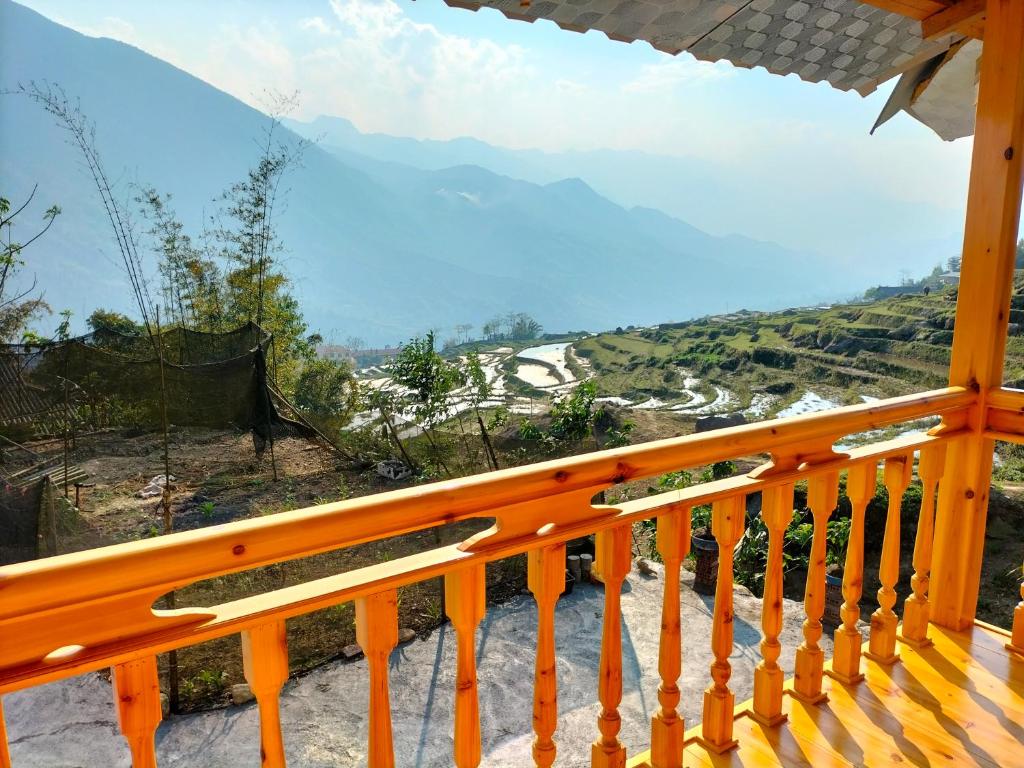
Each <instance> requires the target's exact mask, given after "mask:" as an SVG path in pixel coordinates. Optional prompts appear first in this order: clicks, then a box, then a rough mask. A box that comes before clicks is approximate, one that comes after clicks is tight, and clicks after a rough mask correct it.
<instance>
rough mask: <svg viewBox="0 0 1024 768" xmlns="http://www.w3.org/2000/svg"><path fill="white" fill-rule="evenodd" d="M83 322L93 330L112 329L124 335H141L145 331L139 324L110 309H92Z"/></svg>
mask: <svg viewBox="0 0 1024 768" xmlns="http://www.w3.org/2000/svg"><path fill="white" fill-rule="evenodd" d="M85 322H86V325H88V326H89V328H91V329H92V330H94V331H101V330H102V331H114V332H115V333H123V334H124V335H125V336H141V335H142V334H143V333H145V332H146V329H145V328H143V327H142V325H141V324H139V323H137V322H135V321H134V320H132V319H131V318H130V317H128V316H127V315H123V314H121V313H120V312H115V311H113V310H111V309H94V310H93V312H92V314H91V315H89V317H87V318H86V320H85Z"/></svg>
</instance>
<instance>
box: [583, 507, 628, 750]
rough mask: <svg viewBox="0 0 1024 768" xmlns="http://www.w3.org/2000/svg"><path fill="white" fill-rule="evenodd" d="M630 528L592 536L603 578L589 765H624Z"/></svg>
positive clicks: (622, 526)
mask: <svg viewBox="0 0 1024 768" xmlns="http://www.w3.org/2000/svg"><path fill="white" fill-rule="evenodd" d="M631 547H632V529H631V528H630V526H629V525H620V526H619V527H617V528H612V529H610V530H607V531H599V532H598V534H597V536H596V537H595V545H594V548H595V550H596V557H595V558H594V559H595V561H597V562H600V563H601V575H602V576H603V577H604V621H603V623H602V631H601V666H600V670H599V672H598V686H597V697H598V699H600V701H601V714H600V715H599V716H598V718H597V728H598V730H599V731H600V732H601V735H600V736H599V737H598V738H597V740H596V741H594V743H593V745H592V746H591V748H590V765H591V766H592V768H625V766H626V747H625V746H624V745H623V744H622V742H621V741H619V729H620V728H621V727H622V719H621V718H620V717H619V702H620V701H622V612H621V606H620V599H621V597H622V582H623V580H625V578H626V576H627V575H628V574H629V568H630V563H631V557H630V554H631Z"/></svg>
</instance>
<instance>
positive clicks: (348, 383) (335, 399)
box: [294, 359, 359, 428]
mask: <svg viewBox="0 0 1024 768" xmlns="http://www.w3.org/2000/svg"><path fill="white" fill-rule="evenodd" d="M294 402H295V405H296V407H298V408H299V409H300V410H302V411H304V412H306V413H308V414H310V415H312V416H313V417H314V418H318V419H325V420H330V422H331V425H332V426H333V427H335V428H338V427H341V426H343V424H344V422H346V421H347V420H348V418H349V417H350V416H351V414H352V412H353V411H354V410H355V408H356V405H357V403H358V402H359V386H358V384H357V383H356V381H355V379H354V378H353V376H352V369H351V368H350V367H349V365H348V364H347V363H344V362H338V361H336V360H321V359H313V360H308V361H306V362H305V363H303V366H302V371H301V373H299V377H298V380H297V381H296V383H295V399H294Z"/></svg>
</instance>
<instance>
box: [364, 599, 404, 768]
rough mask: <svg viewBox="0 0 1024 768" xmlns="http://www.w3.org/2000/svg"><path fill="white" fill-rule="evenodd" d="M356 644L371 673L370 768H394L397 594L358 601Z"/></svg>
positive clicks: (368, 760)
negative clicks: (391, 684)
mask: <svg viewBox="0 0 1024 768" xmlns="http://www.w3.org/2000/svg"><path fill="white" fill-rule="evenodd" d="M356 642H357V643H359V647H360V648H362V649H363V653H364V654H366V662H367V666H368V667H369V672H370V743H369V747H368V750H367V756H366V764H367V766H368V768H394V766H395V749H394V745H393V743H392V739H391V697H390V696H389V694H388V656H390V655H391V651H392V650H393V649H394V647H395V646H396V645H398V593H397V592H396V591H395V590H393V589H390V590H388V591H386V592H378V593H377V594H375V595H370V596H369V597H361V598H359V599H358V600H356Z"/></svg>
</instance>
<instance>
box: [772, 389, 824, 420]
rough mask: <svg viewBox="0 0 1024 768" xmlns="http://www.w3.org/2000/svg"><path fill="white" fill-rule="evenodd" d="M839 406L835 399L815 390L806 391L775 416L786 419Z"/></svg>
mask: <svg viewBox="0 0 1024 768" xmlns="http://www.w3.org/2000/svg"><path fill="white" fill-rule="evenodd" d="M839 406H840V403H837V402H836V401H835V400H829V399H828V398H825V397H822V396H821V395H817V394H815V393H814V392H804V394H803V396H802V397H801V398H800V399H799V400H797V401H796V402H795V403H793V404H791V405H787V406H786V407H785V408H783V409H782V410H781V411H779V412H778V413H777V414H775V418H777V419H785V418H788V417H790V416H801V415H803V414H805V413H818V412H819V411H827V410H829V409H830V408H838V407H839Z"/></svg>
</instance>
